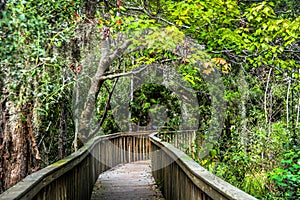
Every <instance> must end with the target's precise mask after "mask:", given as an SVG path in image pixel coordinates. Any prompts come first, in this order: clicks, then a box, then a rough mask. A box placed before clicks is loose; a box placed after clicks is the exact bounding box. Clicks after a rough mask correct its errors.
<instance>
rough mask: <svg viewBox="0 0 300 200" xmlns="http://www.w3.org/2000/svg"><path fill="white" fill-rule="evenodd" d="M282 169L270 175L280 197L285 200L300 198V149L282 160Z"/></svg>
mask: <svg viewBox="0 0 300 200" xmlns="http://www.w3.org/2000/svg"><path fill="white" fill-rule="evenodd" d="M281 165H282V167H280V168H276V169H274V171H273V172H271V173H270V174H269V178H270V180H272V181H274V182H275V184H276V185H277V187H278V191H280V192H278V193H279V194H278V195H279V196H280V197H282V198H284V199H299V198H300V189H299V184H300V148H299V147H297V146H296V147H295V148H294V149H292V150H290V151H289V152H287V153H285V154H284V156H283V159H281Z"/></svg>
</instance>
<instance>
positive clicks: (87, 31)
mask: <svg viewBox="0 0 300 200" xmlns="http://www.w3.org/2000/svg"><path fill="white" fill-rule="evenodd" d="M298 4H299V2H298V0H269V1H262V0H193V1H192V0H185V1H176V0H165V1H161V0H141V1H138V0H130V1H120V0H118V1H109V0H103V1H97V0H84V1H79V0H57V1H48V0H41V1H34V0H22V1H17V0H7V1H6V0H0V27H1V28H0V63H1V71H0V88H1V90H0V112H1V115H0V193H1V192H3V191H4V190H6V189H8V188H10V187H11V186H12V185H14V184H15V183H17V182H18V181H20V180H21V179H23V178H24V177H25V176H27V175H28V174H31V173H33V172H35V171H37V170H39V169H41V168H43V167H45V166H47V165H49V164H51V163H53V162H55V161H57V160H59V159H62V158H64V157H66V156H67V155H69V154H71V153H72V152H74V151H76V150H77V149H79V148H80V147H81V146H82V145H83V144H84V143H85V142H86V141H87V140H89V139H90V138H92V137H94V136H95V135H99V134H110V133H115V132H118V131H136V130H138V128H137V127H146V128H147V127H148V128H149V127H150V129H158V127H163V128H164V130H172V131H176V130H179V129H187V128H190V127H189V126H187V124H192V125H196V128H197V134H198V136H197V138H198V141H197V142H196V144H194V145H195V147H196V149H197V150H196V151H195V152H188V153H190V154H191V156H192V157H193V158H194V159H195V160H196V161H197V162H199V163H200V164H201V165H202V166H204V167H205V168H206V169H208V170H209V171H211V172H213V173H214V174H216V175H217V176H219V177H220V178H222V179H224V180H226V181H227V182H229V183H231V184H233V185H234V186H236V187H238V188H240V189H242V190H244V191H245V192H247V193H249V194H251V195H253V196H255V197H257V198H259V199H298V198H300V187H299V185H300V170H299V169H300V141H299V133H300V124H299V123H300V119H299V118H300V41H299V34H300V16H299V15H300V7H299V6H298ZM153 68H155V69H157V70H156V71H155V72H156V74H154V75H153V74H152V75H140V76H139V78H140V79H142V80H143V81H142V82H140V83H138V81H137V82H135V81H133V78H131V77H133V76H134V75H139V73H141V72H142V71H143V70H148V71H150V72H151V71H152V72H153V71H154V70H152V69H153ZM167 69H170V70H169V71H170V73H166V74H167V76H168V77H173V79H172V80H175V81H176V82H178V83H180V84H179V85H180V86H181V89H178V88H176V89H173V90H172V86H170V88H171V89H170V88H167V87H165V86H164V85H162V84H158V83H159V81H157V80H158V79H155V76H157V77H163V75H159V74H160V73H164V72H165V71H166V70H167ZM161 71H162V72H161ZM174 74H175V75H174ZM178 75H179V76H178ZM148 79H149V81H148ZM151 79H154V81H153V80H152V81H151ZM146 80H147V81H146ZM143 83H145V84H143ZM181 83H182V84H181ZM134 84H135V86H134ZM169 84H172V81H171V82H170V83H169ZM173 85H176V84H173ZM124 88H130V89H131V92H130V93H129V94H127V93H124ZM174 90H176V92H177V93H176V92H175V93H176V94H177V95H176V94H175V93H174ZM181 91H182V92H181ZM186 91H192V92H193V94H194V95H195V99H196V101H197V102H196V103H197V106H190V107H187V108H185V109H182V108H181V106H182V105H181V100H182V99H184V97H186V96H185V94H186V93H187V92H186ZM178 94H179V95H178ZM125 96H126V97H125ZM187 99H189V98H187ZM190 99H191V98H190ZM121 104H122V105H125V106H124V108H125V111H121V114H119V113H118V114H116V113H117V111H116V110H117V107H118V105H121ZM116 105H117V106H116ZM191 105H193V104H191ZM120 107H122V106H120ZM120 110H121V108H119V111H120ZM185 111H186V112H185ZM186 113H188V114H186ZM190 113H196V117H195V118H193V116H194V115H193V114H190ZM154 114H155V116H156V117H157V116H158V117H157V119H155V120H156V121H155V122H153V119H151V118H153V116H154ZM122 115H124V116H122ZM160 115H161V116H160ZM183 116H186V117H187V116H188V117H187V118H188V120H185V121H184V120H183V119H182V118H184V117H183ZM119 117H120V118H119ZM214 132H218V134H217V136H218V137H215V135H214ZM210 137H212V140H211V144H212V146H211V148H209V152H207V154H205V156H203V155H204V154H202V153H203V151H202V149H201V148H200V147H201V146H202V147H203V141H207V140H208V139H210ZM209 141H210V140H209Z"/></svg>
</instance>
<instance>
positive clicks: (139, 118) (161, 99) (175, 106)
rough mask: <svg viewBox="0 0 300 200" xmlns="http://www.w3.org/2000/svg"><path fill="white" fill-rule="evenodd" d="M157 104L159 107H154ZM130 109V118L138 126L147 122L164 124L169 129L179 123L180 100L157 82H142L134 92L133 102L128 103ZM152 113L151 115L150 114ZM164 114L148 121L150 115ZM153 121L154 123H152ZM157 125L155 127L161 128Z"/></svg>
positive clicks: (174, 128)
mask: <svg viewBox="0 0 300 200" xmlns="http://www.w3.org/2000/svg"><path fill="white" fill-rule="evenodd" d="M156 106H159V107H156ZM130 109H131V111H132V120H133V122H134V123H136V124H138V125H140V126H147V125H148V124H151V125H155V126H161V127H162V126H164V128H167V129H169V130H177V129H178V128H179V124H180V114H181V111H180V102H179V100H178V99H177V97H176V96H175V95H174V94H173V93H172V91H170V90H169V89H167V88H165V87H164V86H163V85H158V84H144V85H142V86H141V87H140V88H139V89H138V90H136V91H135V92H134V99H133V102H131V104H130ZM150 115H152V116H150ZM164 115H165V116H166V118H165V119H164V118H163V117H162V118H161V120H166V121H159V122H157V121H156V122H153V121H152V122H150V120H155V119H151V117H158V116H164ZM152 123H155V124H152ZM161 127H157V128H161Z"/></svg>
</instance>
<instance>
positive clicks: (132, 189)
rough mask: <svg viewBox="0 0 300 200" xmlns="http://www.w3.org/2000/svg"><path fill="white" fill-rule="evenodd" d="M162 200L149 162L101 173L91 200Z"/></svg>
mask: <svg viewBox="0 0 300 200" xmlns="http://www.w3.org/2000/svg"><path fill="white" fill-rule="evenodd" d="M99 199H107V200H120V199H122V200H127V199H139V200H142V199H143V200H158V199H161V200H163V199H164V198H163V196H162V194H161V192H160V191H159V189H158V188H157V185H156V184H155V181H154V179H153V177H152V175H151V167H150V160H143V161H137V162H132V163H127V164H123V165H118V166H116V167H114V168H112V169H110V170H108V171H106V172H104V173H102V174H101V175H100V176H99V178H98V180H97V182H96V183H95V186H94V189H93V193H92V197H91V200H99Z"/></svg>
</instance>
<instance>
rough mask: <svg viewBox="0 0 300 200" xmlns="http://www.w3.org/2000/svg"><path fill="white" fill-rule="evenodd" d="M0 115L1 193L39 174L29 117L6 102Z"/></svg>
mask: <svg viewBox="0 0 300 200" xmlns="http://www.w3.org/2000/svg"><path fill="white" fill-rule="evenodd" d="M27 109H28V108H27ZM2 112H3V113H6V115H5V116H4V119H3V122H4V123H3V135H2V137H3V139H2V143H1V146H0V154H1V155H0V156H1V164H0V177H1V182H0V186H1V187H2V188H1V191H4V190H6V189H8V188H10V187H11V186H13V185H14V184H16V183H17V182H19V181H20V180H21V179H23V178H24V177H25V176H27V175H28V174H31V173H32V172H34V171H36V170H38V168H39V166H40V160H41V158H40V156H39V151H38V149H37V145H36V142H35V139H34V135H33V132H32V128H31V117H30V115H29V113H27V112H26V111H24V110H22V109H21V107H20V106H19V105H17V104H15V102H13V101H7V102H6V103H5V106H4V108H3V110H2Z"/></svg>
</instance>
